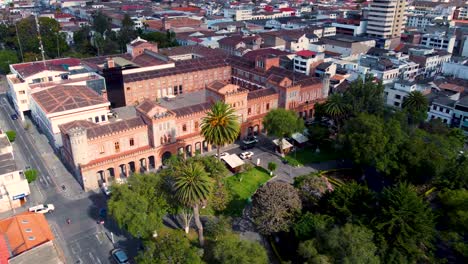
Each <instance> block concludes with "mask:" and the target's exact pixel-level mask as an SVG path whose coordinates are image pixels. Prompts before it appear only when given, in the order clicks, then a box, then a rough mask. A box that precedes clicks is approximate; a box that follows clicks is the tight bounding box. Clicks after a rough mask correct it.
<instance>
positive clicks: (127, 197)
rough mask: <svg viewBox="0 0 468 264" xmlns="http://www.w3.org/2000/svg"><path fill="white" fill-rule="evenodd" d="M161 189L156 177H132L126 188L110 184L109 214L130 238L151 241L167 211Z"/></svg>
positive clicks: (125, 185) (122, 185)
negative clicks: (150, 238)
mask: <svg viewBox="0 0 468 264" xmlns="http://www.w3.org/2000/svg"><path fill="white" fill-rule="evenodd" d="M161 188H162V181H161V178H160V177H159V176H158V175H155V174H147V175H140V174H135V175H133V176H132V177H129V178H128V184H113V185H112V186H111V190H112V196H111V198H110V200H109V202H108V208H109V213H110V214H111V215H112V216H113V217H114V219H115V220H116V222H117V224H118V225H119V227H120V228H122V229H125V230H127V231H128V232H129V233H130V234H132V235H133V236H135V237H142V238H149V237H152V235H153V233H154V232H155V231H156V230H157V229H159V228H160V227H161V226H162V218H163V216H164V215H166V212H167V209H168V204H167V201H166V199H165V197H164V194H163V193H162V192H161V191H159V190H160V189H161Z"/></svg>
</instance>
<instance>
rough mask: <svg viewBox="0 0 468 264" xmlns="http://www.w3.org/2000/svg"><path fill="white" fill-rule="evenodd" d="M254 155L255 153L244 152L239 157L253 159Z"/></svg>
mask: <svg viewBox="0 0 468 264" xmlns="http://www.w3.org/2000/svg"><path fill="white" fill-rule="evenodd" d="M253 155H254V153H253V152H252V151H246V152H242V153H241V154H239V157H240V158H241V159H251V158H252V156H253Z"/></svg>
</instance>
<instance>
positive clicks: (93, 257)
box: [88, 252, 102, 264]
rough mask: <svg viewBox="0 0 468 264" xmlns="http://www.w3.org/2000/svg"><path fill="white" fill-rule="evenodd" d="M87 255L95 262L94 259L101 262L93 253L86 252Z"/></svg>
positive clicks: (100, 263)
mask: <svg viewBox="0 0 468 264" xmlns="http://www.w3.org/2000/svg"><path fill="white" fill-rule="evenodd" d="M88 255H89V257H90V258H91V259H92V260H93V262H94V263H96V261H97V262H98V263H99V264H102V262H101V260H100V259H99V258H98V257H95V256H94V255H93V253H91V252H88Z"/></svg>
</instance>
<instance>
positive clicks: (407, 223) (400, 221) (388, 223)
mask: <svg viewBox="0 0 468 264" xmlns="http://www.w3.org/2000/svg"><path fill="white" fill-rule="evenodd" d="M434 225H435V215H434V213H433V212H432V210H431V208H429V205H428V204H427V203H426V202H424V201H423V200H422V199H421V198H420V197H419V196H418V194H417V193H416V190H415V188H414V187H413V186H411V185H408V184H405V183H399V184H398V185H396V186H394V187H390V188H385V189H384V190H383V191H382V194H381V197H380V199H379V206H378V212H377V214H376V217H375V218H374V219H373V221H372V226H374V228H375V232H376V235H377V240H378V241H379V244H380V249H381V251H382V252H381V254H382V255H384V256H385V257H388V258H389V259H402V258H403V259H406V260H408V261H409V262H410V263H411V262H416V261H422V262H427V261H428V260H429V258H430V252H431V249H432V248H433V244H432V243H433V240H434V235H435V229H434Z"/></svg>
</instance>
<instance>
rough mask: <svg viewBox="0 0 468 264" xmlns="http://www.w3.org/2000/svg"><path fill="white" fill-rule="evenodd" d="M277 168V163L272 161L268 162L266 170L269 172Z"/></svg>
mask: <svg viewBox="0 0 468 264" xmlns="http://www.w3.org/2000/svg"><path fill="white" fill-rule="evenodd" d="M277 168H278V164H276V163H274V162H273V161H272V162H268V170H270V171H271V172H273V171H275V170H276V169H277Z"/></svg>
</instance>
